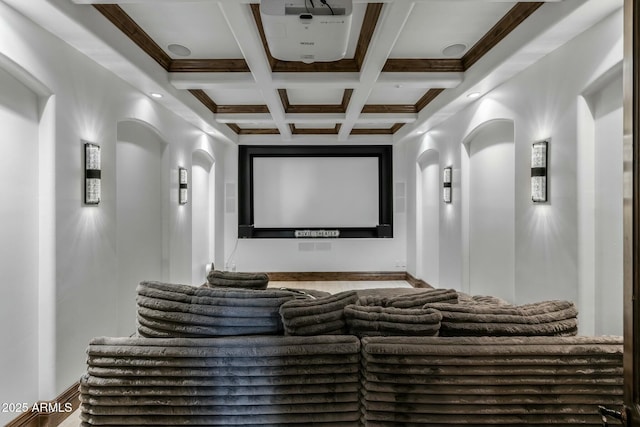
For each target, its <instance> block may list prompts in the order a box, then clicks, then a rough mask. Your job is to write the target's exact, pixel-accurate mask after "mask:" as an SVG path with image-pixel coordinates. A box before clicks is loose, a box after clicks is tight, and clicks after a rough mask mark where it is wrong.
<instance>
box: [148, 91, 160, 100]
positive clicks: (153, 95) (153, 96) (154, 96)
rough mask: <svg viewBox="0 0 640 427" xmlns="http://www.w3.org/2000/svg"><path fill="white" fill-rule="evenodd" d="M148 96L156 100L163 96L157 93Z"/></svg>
mask: <svg viewBox="0 0 640 427" xmlns="http://www.w3.org/2000/svg"><path fill="white" fill-rule="evenodd" d="M149 95H151V97H152V98H156V99H160V98H162V96H163V95H162V94H161V93H158V92H151V93H150V94H149Z"/></svg>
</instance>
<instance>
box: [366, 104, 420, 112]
mask: <svg viewBox="0 0 640 427" xmlns="http://www.w3.org/2000/svg"><path fill="white" fill-rule="evenodd" d="M366 113H373V114H394V113H396V114H407V113H416V107H415V105H410V104H369V105H365V106H364V107H363V108H362V114H366Z"/></svg>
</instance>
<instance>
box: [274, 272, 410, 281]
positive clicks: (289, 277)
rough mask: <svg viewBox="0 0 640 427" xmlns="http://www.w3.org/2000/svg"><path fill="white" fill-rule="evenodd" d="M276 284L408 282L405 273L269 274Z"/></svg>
mask: <svg viewBox="0 0 640 427" xmlns="http://www.w3.org/2000/svg"><path fill="white" fill-rule="evenodd" d="M267 274H268V275H269V280H270V281H274V282H315V281H318V282H320V281H347V282H351V281H354V282H355V281H362V280H372V281H373V280H375V281H382V280H385V281H394V280H407V273H406V272H404V271H302V272H274V273H267Z"/></svg>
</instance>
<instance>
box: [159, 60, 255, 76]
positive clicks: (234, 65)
mask: <svg viewBox="0 0 640 427" xmlns="http://www.w3.org/2000/svg"><path fill="white" fill-rule="evenodd" d="M168 71H169V72H172V73H247V72H251V70H250V69H249V66H248V65H247V61H245V60H244V59H174V60H173V61H171V63H170V64H169V69H168Z"/></svg>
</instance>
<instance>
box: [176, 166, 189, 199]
mask: <svg viewBox="0 0 640 427" xmlns="http://www.w3.org/2000/svg"><path fill="white" fill-rule="evenodd" d="M178 183H179V187H178V188H179V195H178V203H180V204H181V205H186V204H187V201H188V197H189V194H188V178H187V170H186V169H185V168H178Z"/></svg>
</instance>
